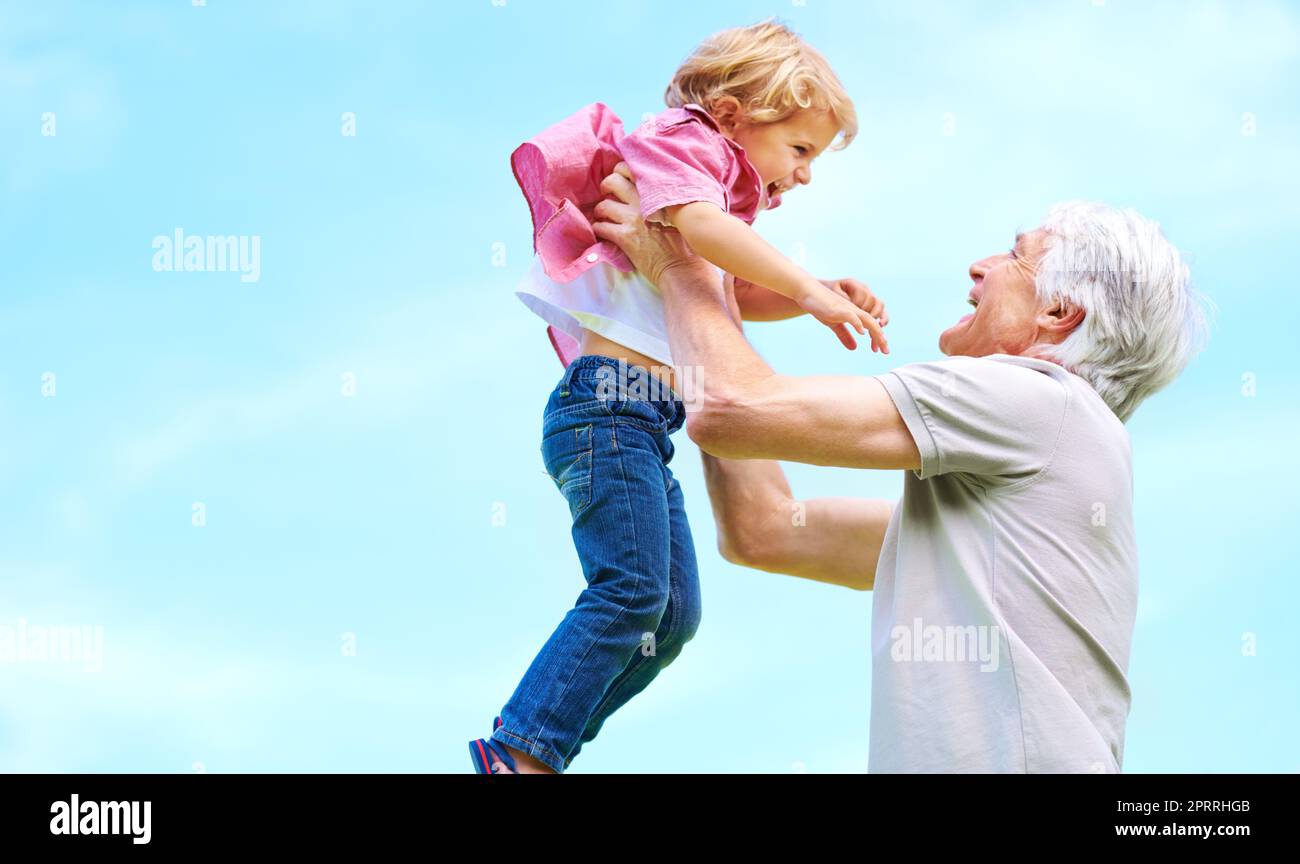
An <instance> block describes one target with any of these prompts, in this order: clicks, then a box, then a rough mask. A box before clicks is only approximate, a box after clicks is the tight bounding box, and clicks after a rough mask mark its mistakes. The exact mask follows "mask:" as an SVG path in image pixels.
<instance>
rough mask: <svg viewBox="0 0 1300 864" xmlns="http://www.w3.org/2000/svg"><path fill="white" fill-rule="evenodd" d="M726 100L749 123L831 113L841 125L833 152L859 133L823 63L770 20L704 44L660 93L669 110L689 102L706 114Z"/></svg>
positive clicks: (843, 95) (840, 89)
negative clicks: (733, 103) (813, 112)
mask: <svg viewBox="0 0 1300 864" xmlns="http://www.w3.org/2000/svg"><path fill="white" fill-rule="evenodd" d="M726 96H731V97H734V98H735V99H736V100H737V101H739V102H740V105H741V110H743V111H744V113H745V117H746V119H748V120H749V121H751V122H754V123H775V122H778V121H781V120H784V119H785V118H787V117H789V116H790V115H792V114H794V113H795V112H796V111H800V110H803V109H805V108H815V109H825V110H828V111H830V112H831V115H832V116H833V117H834V118H835V120H836V122H837V123H839V126H840V139H839V141H838V142H837V143H836V144H835V145H834V146H833V147H832V148H831V149H833V150H840V149H843V148H844V147H847V146H848V145H849V142H851V141H852V140H853V138H854V136H856V135H857V134H858V115H857V112H856V111H855V110H854V109H853V101H852V100H851V99H849V94H848V93H846V92H845V91H844V86H843V85H842V84H840V80H839V79H838V78H836V77H835V73H834V72H833V71H831V67H830V64H829V63H827V62H826V58H825V57H823V56H822V55H821V54H820V53H818V51H817V50H816V49H814V48H813V47H812V46H810V45H809V44H808V43H806V42H804V41H803V40H802V39H800V38H799V36H798V35H797V34H795V33H794V31H792V30H791V29H790V28H788V27H786V26H785V25H784V24H781V23H780V22H778V21H776V20H774V19H768V20H767V21H763V22H761V23H759V24H753V25H750V26H749V27H734V28H732V29H730V30H723V31H722V32H721V33H715V34H713V35H712V36H710V37H709V38H708V39H705V40H704V42H703V43H701V45H700V46H699V47H698V48H696V49H695V51H694V52H693V53H692V54H691V56H690V57H687V58H686V61H685V62H684V63H682V65H681V67H680V68H679V69H678V70H677V74H675V75H673V80H672V83H670V84H669V85H668V89H667V90H665V91H664V101H665V102H667V103H668V107H669V108H680V107H682V106H683V105H685V104H687V103H690V102H694V103H695V104H697V105H699V106H701V107H703V108H704V109H705V110H706V111H708V112H709V113H711V114H712V113H714V106H715V104H716V102H717V101H718V100H719V99H721V98H723V97H726Z"/></svg>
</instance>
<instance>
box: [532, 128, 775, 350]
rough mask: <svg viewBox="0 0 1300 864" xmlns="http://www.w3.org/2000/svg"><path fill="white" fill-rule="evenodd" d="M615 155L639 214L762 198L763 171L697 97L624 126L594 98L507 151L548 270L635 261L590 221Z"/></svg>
mask: <svg viewBox="0 0 1300 864" xmlns="http://www.w3.org/2000/svg"><path fill="white" fill-rule="evenodd" d="M619 161H624V162H627V164H628V167H629V168H631V169H632V174H633V176H634V177H636V186H637V192H638V193H639V194H640V196H641V215H642V216H643V217H645V218H647V219H649V218H651V217H652V216H654V214H656V213H658V212H659V211H660V210H662V209H663V208H665V207H671V206H674V205H677V204H688V203H691V202H694V201H708V202H710V203H712V204H716V205H717V206H718V207H719V208H721V209H722V210H724V211H725V212H727V213H730V214H731V215H733V216H736V217H738V218H740V219H743V220H744V221H745V222H747V223H752V222H753V221H754V218H755V217H756V216H757V215H758V212H759V211H760V210H770V209H772V208H773V207H777V206H779V205H780V203H781V199H780V196H777V197H774V198H772V199H770V200H769V199H768V196H767V190H766V188H765V187H764V185H763V181H762V178H761V177H760V176H759V173H758V171H757V169H755V168H754V166H753V165H752V164H750V161H749V159H748V158H746V156H745V151H744V148H742V147H741V146H740V145H739V144H737V143H736V142H734V141H732V140H730V139H729V138H727V137H726V136H725V135H723V134H722V132H721V131H720V130H719V128H718V125H717V123H716V122H715V121H714V119H713V118H712V117H710V116H709V114H708V112H707V111H705V110H704V109H703V108H701V107H700V106H698V105H687V106H685V107H684V108H669V109H668V110H667V111H664V112H662V113H660V114H658V115H656V116H655V117H652V118H651V119H649V120H647V121H646V122H645V123H643V124H642V125H641V126H640V127H638V128H637V129H635V130H633V131H632V132H631V133H630V134H627V135H624V133H623V123H622V121H621V120H619V118H618V116H617V115H616V114H615V113H614V112H613V111H611V110H610V109H609V108H608V107H606V106H605V105H603V104H601V103H599V102H596V103H593V104H591V105H588V106H587V107H585V108H583V109H582V110H580V111H578V112H577V113H576V114H573V115H571V116H569V117H567V118H565V119H564V120H561V121H560V122H559V123H556V124H555V125H554V126H551V127H550V128H548V129H546V130H545V131H543V132H541V133H540V134H538V135H537V136H536V137H534V138H532V139H530V140H529V141H526V142H525V143H523V144H521V145H520V146H519V147H518V148H517V149H516V150H515V152H514V153H513V154H511V157H510V164H511V167H512V168H513V169H514V173H515V179H516V180H517V181H518V182H519V188H520V189H521V190H522V191H523V193H524V198H525V199H527V201H528V207H529V210H530V211H531V213H532V217H533V249H534V250H535V251H536V252H537V255H538V257H539V258H540V259H541V264H542V267H543V268H544V270H545V272H546V275H547V276H549V277H550V278H551V279H554V280H555V281H556V282H569V281H572V280H573V279H575V278H577V277H578V276H580V275H581V274H582V273H584V272H585V271H587V270H588V269H590V268H591V267H593V266H595V265H597V264H598V263H600V262H606V263H608V264H611V265H613V266H614V267H616V268H617V269H619V270H620V271H622V272H625V273H626V272H630V271H631V270H632V269H633V267H632V263H631V262H630V261H628V259H627V256H626V255H624V254H623V253H622V251H621V250H619V248H618V247H617V246H615V245H613V244H612V243H606V242H605V241H603V240H599V239H597V237H596V234H595V232H594V231H593V230H592V227H591V223H592V222H593V221H594V212H593V211H594V210H595V207H596V204H597V203H599V202H600V200H601V199H602V198H603V197H604V195H603V194H602V193H601V191H600V182H601V181H602V180H603V179H604V178H605V177H606V176H607V175H609V174H610V173H611V172H612V171H613V170H614V166H615V165H616V164H618V162H619ZM548 333H549V335H550V337H551V343H552V344H553V345H554V346H555V350H556V353H557V354H558V355H559V357H560V361H561V362H562V363H564V364H565V365H566V366H567V365H568V364H569V363H570V362H571V361H572V359H573V358H574V357H576V356H577V354H578V345H577V342H576V340H574V339H573V338H571V337H570V336H568V335H567V334H565V333H562V332H560V331H558V330H556V329H555V328H554V327H550V328H548Z"/></svg>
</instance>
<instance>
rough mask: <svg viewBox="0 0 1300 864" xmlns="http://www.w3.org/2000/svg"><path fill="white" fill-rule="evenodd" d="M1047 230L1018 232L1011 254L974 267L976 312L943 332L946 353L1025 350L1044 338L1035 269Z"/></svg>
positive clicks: (981, 354)
mask: <svg viewBox="0 0 1300 864" xmlns="http://www.w3.org/2000/svg"><path fill="white" fill-rule="evenodd" d="M1046 239H1047V232H1046V231H1044V230H1043V229H1042V228H1037V229H1035V230H1033V231H1030V232H1028V233H1027V234H1018V235H1016V242H1015V246H1014V247H1013V248H1012V249H1011V250H1010V251H1009V252H1003V253H1001V254H998V255H990V256H989V257H987V258H984V259H981V260H979V261H976V262H975V263H974V264H972V265H970V278H971V281H973V282H974V283H975V285H974V287H973V288H971V292H970V298H969V301H970V302H971V303H972V305H974V306H975V311H974V312H972V313H971V314H969V315H966V316H964V317H963V318H962V319H961V320H960V321H958V322H957V323H956V324H954V325H952V326H951V327H949V328H948V329H947V330H945V331H943V333H942V334H941V335H940V336H939V350H940V351H942V352H943V353H944V354H947V355H950V356H953V355H966V356H969V357H984V356H987V355H989V354H1016V355H1019V354H1022V353H1024V351H1025V349H1026V348H1028V347H1029V346H1031V345H1033V344H1035V343H1036V342H1038V341H1039V338H1038V337H1039V323H1040V322H1039V312H1040V311H1041V310H1040V308H1039V301H1038V295H1037V292H1036V291H1035V289H1034V271H1035V270H1036V269H1037V268H1038V262H1039V261H1040V260H1041V259H1042V257H1043V252H1044V251H1045V250H1044V244H1045V242H1046Z"/></svg>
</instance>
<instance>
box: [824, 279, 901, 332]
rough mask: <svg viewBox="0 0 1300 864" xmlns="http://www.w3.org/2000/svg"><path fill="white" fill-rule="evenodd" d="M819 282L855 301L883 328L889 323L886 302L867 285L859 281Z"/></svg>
mask: <svg viewBox="0 0 1300 864" xmlns="http://www.w3.org/2000/svg"><path fill="white" fill-rule="evenodd" d="M818 281H820V282H821V283H822V284H823V285H825V286H826V287H827V288H829V289H831V290H832V291H836V292H838V293H840V294H843V295H844V296H845V297H847V298H849V300H851V301H853V305H854V306H857V307H858V308H859V309H865V310H866V311H867V312H869V313H871V317H873V318H875V319H876V320H877V321H879V322H880V326H881V327H884V326H885V325H886V324H888V323H889V313H888V312H886V311H885V304H884V301H882V300H881V299H880V298H879V297H877V296H876V295H875V294H872V293H871V289H870V288H868V287H867V286H866V284H864V283H862V282H859V281H858V280H857V279H821V280H818Z"/></svg>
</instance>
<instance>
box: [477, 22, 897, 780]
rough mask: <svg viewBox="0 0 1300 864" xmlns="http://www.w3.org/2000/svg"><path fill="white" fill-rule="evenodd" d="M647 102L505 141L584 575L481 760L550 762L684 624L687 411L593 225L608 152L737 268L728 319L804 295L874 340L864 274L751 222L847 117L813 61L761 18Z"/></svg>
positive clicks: (546, 451) (666, 655)
mask: <svg viewBox="0 0 1300 864" xmlns="http://www.w3.org/2000/svg"><path fill="white" fill-rule="evenodd" d="M665 101H666V102H667V104H668V105H669V106H670V107H669V110H667V111H664V112H663V113H661V114H659V115H658V116H656V117H654V118H653V119H651V120H648V121H647V122H646V123H645V124H643V125H642V126H641V127H640V128H639V129H637V130H635V131H634V132H632V133H631V134H630V135H626V136H624V135H623V134H622V124H621V122H620V121H619V119H618V118H617V117H616V116H615V115H614V114H613V112H611V111H609V109H607V108H606V107H605V106H604V105H601V104H599V103H597V104H595V105H590V106H588V107H587V108H585V109H583V110H582V111H580V112H578V113H577V114H575V115H573V116H572V117H569V118H567V119H566V120H564V121H562V122H560V123H559V124H557V125H555V126H553V127H551V128H550V129H547V130H546V131H544V132H542V133H541V134H540V135H538V136H537V137H536V138H534V139H532V140H531V141H529V142H527V143H525V144H523V145H522V146H520V147H519V148H518V149H517V150H516V151H515V152H514V154H513V155H512V157H511V164H512V167H513V168H514V172H515V177H516V179H517V180H518V181H519V185H520V188H521V189H522V191H523V193H524V196H525V197H526V198H527V199H528V203H529V207H530V209H531V211H532V216H533V225H534V246H535V248H536V250H537V258H536V260H535V261H534V265H533V269H532V271H531V272H530V274H529V275H528V276H527V277H526V278H525V280H524V283H523V284H522V285H521V286H520V288H519V291H518V292H517V293H518V295H519V297H520V298H521V299H522V300H523V301H524V303H525V304H527V305H528V306H529V308H530V309H532V310H533V311H534V312H536V313H537V314H538V315H539V316H541V317H542V318H543V319H545V320H546V321H547V322H548V324H549V325H550V327H549V330H548V332H549V333H550V335H551V340H552V344H553V345H554V347H555V349H556V352H557V353H558V354H559V356H560V359H561V361H562V362H563V363H564V364H565V366H566V369H565V373H564V375H563V377H562V378H561V380H560V383H559V384H558V385H557V386H556V388H555V390H554V391H553V392H552V394H551V397H550V400H549V402H548V403H547V406H546V410H545V413H544V416H543V421H542V457H543V460H544V462H545V464H546V470H547V472H548V474H549V475H550V476H551V478H552V480H554V482H555V484H556V485H557V486H558V487H559V489H560V492H561V493H562V494H563V495H564V497H565V498H566V499H567V501H568V504H569V510H570V514H571V515H572V517H573V529H572V533H573V539H574V543H575V545H576V546H577V551H578V558H579V560H580V561H581V563H582V568H583V575H584V577H585V578H586V581H587V588H586V589H585V590H584V591H582V593H581V594H580V595H579V596H578V600H577V603H576V605H575V606H574V608H573V609H572V610H570V612H569V613H568V614H567V615H566V616H565V617H564V619H563V620H562V621H561V622H560V625H559V627H558V628H557V629H556V630H555V632H554V633H553V634H552V636H551V638H550V639H549V640H548V641H547V643H546V644H545V645H544V646H543V648H542V650H541V652H540V653H539V654H538V655H537V657H536V658H535V659H534V660H533V663H532V665H531V666H530V667H529V669H528V671H527V672H526V673H525V675H524V677H523V680H522V681H520V683H519V685H518V687H517V688H516V690H515V692H514V695H513V696H512V697H511V698H510V701H509V702H508V703H507V704H506V706H505V708H504V709H502V712H501V716H499V717H498V718H496V721H495V722H494V725H493V731H492V736H491V737H490V738H488V739H482V738H480V739H478V740H476V741H472V742H470V753H471V755H472V756H473V759H474V764H475V769H476V771H478V772H479V773H516V772H517V773H524V772H530V771H554V772H557V773H559V772H563V771H564V770H565V769H566V768H567V767H568V766H569V764H570V763H571V762H572V761H573V759H574V757H576V756H577V755H578V752H579V751H580V749H581V748H582V745H583V744H584V743H586V742H588V741H590V740H592V739H593V738H595V737H596V734H597V733H598V732H599V731H600V728H601V725H602V724H603V723H604V721H605V719H606V718H608V717H609V715H610V714H612V713H613V712H614V711H616V710H617V709H618V708H619V707H620V706H622V705H623V704H624V703H626V702H627V701H628V700H629V699H631V698H632V697H633V696H635V695H636V694H637V693H639V692H640V691H641V690H643V689H644V688H645V687H646V685H648V684H649V683H650V681H651V680H653V679H654V678H655V676H656V675H658V673H659V671H660V670H661V669H663V668H664V667H666V666H667V665H668V664H670V663H671V662H672V661H673V659H674V658H675V657H676V656H677V654H678V653H679V652H680V651H681V649H682V645H683V644H684V643H685V642H686V641H688V640H689V639H690V638H691V637H692V636H693V635H694V633H695V630H696V628H697V626H698V625H699V620H700V598H699V578H698V575H697V572H696V561H695V552H694V547H693V544H692V542H691V536H690V526H689V525H688V524H687V521H686V513H685V510H684V507H683V503H682V493H681V487H680V486H679V485H678V483H677V481H676V479H674V477H673V474H672V472H671V471H670V470H669V468H668V462H669V461H670V460H671V459H672V455H673V444H672V441H671V440H670V438H669V436H670V435H671V433H673V432H675V431H677V430H678V429H679V428H681V426H682V423H683V421H684V420H685V410H684V406H683V404H682V400H681V398H680V396H679V395H678V394H677V392H676V391H675V390H674V389H672V388H673V386H674V383H675V381H674V371H673V369H672V368H671V367H672V357H671V355H670V353H669V350H668V339H667V334H666V331H665V324H664V311H663V300H662V297H661V296H660V294H659V292H658V290H657V289H656V288H655V287H654V286H653V285H652V284H651V283H650V282H649V281H647V280H646V279H644V278H643V277H641V276H640V275H639V274H638V273H636V272H635V270H634V269H633V267H632V265H631V263H630V262H629V261H628V260H627V258H626V256H624V255H623V253H622V252H621V251H620V250H619V249H617V247H615V246H613V245H612V244H608V243H605V242H600V241H597V239H596V237H595V234H594V233H593V231H592V227H591V223H592V221H593V220H594V218H595V208H596V205H597V204H598V203H599V201H600V200H601V198H602V195H601V192H600V189H599V184H600V182H601V180H602V179H603V178H604V177H605V176H606V175H608V174H610V173H611V172H612V171H613V168H614V166H615V165H616V164H617V163H618V162H619V161H624V162H626V163H627V164H628V166H629V168H630V169H631V171H632V173H633V175H634V176H635V182H636V186H637V191H638V193H639V195H640V199H641V209H642V215H643V216H644V217H645V218H646V220H647V221H653V222H659V223H662V224H663V225H666V226H670V227H672V228H675V229H676V230H677V231H679V232H681V234H682V236H683V238H684V239H685V240H686V241H687V242H688V243H689V244H690V246H691V247H692V248H693V250H694V251H695V252H696V253H697V254H699V255H701V256H702V257H704V258H706V259H707V260H709V261H711V262H712V263H713V264H715V265H716V266H718V267H719V268H721V269H723V270H725V271H727V272H728V273H731V274H732V275H733V276H734V277H735V286H736V288H735V292H736V300H737V303H738V305H739V307H740V311H741V314H742V317H744V318H746V319H749V320H775V319H779V318H789V317H793V316H795V315H798V314H802V313H803V312H805V311H806V312H808V313H810V314H812V315H813V316H814V317H815V318H817V319H818V320H819V321H821V322H822V323H824V324H826V325H827V326H829V327H831V328H832V329H833V330H835V331H836V334H837V335H838V336H839V338H840V339H841V341H842V342H844V344H845V345H846V347H850V348H852V347H855V346H856V343H855V341H854V339H853V335H852V332H851V330H856V331H857V332H858V333H860V334H861V333H864V332H866V331H868V330H869V331H870V332H871V341H872V349H873V350H887V346H886V344H885V341H884V337H883V334H882V333H881V331H880V322H877V320H876V318H875V317H874V316H873V314H872V313H875V315H882V313H883V306H882V305H881V304H880V303H879V301H877V300H876V299H875V297H873V296H872V295H871V292H870V291H868V290H867V289H866V288H865V287H864V286H862V285H861V284H860V283H857V282H853V281H852V280H840V281H837V282H820V281H818V280H816V279H814V278H813V277H811V276H809V275H808V274H807V273H805V272H804V271H803V270H802V269H800V268H799V267H797V266H796V265H795V264H793V263H791V262H790V261H788V260H787V259H786V258H785V257H784V256H782V255H781V254H780V253H779V252H777V251H776V250H775V249H774V248H773V247H772V246H770V245H768V244H767V243H766V242H765V241H764V240H763V239H762V238H760V237H759V236H758V235H757V234H756V233H754V231H753V229H752V228H751V227H750V223H752V222H753V220H754V218H755V217H756V216H757V214H758V213H759V211H761V210H766V209H771V208H773V207H776V206H777V205H778V204H779V203H780V200H781V195H782V194H783V193H785V192H787V191H789V190H790V189H792V188H793V187H794V186H796V185H800V184H807V183H809V182H811V180H812V175H811V163H812V161H813V159H815V158H816V157H817V156H818V155H819V154H820V153H821V152H822V151H824V150H826V149H827V148H829V147H831V145H832V143H833V142H834V140H835V138H836V137H840V138H841V141H840V143H839V144H838V147H836V148H835V149H838V148H841V147H844V146H846V145H847V144H848V143H849V142H850V141H851V140H852V139H853V137H854V135H855V134H856V133H857V119H856V115H855V113H854V109H853V104H852V102H851V101H850V100H849V98H848V96H847V94H846V93H845V92H844V89H843V87H842V86H841V85H840V83H839V81H838V79H837V78H836V77H835V74H834V72H832V71H831V69H830V66H829V65H828V64H827V63H826V61H825V59H824V58H822V56H821V55H820V54H818V53H817V52H816V51H815V50H813V49H812V48H811V47H809V46H808V45H806V44H805V43H804V42H803V41H801V40H800V39H799V38H798V37H797V36H796V35H795V34H794V33H792V32H791V31H790V30H788V29H787V28H786V27H784V26H783V25H780V24H777V23H774V22H764V23H761V24H757V25H754V26H751V27H744V28H736V29H732V30H727V31H724V32H722V33H719V34H717V35H715V36H713V37H711V38H710V39H708V40H707V41H706V42H704V44H702V45H701V46H700V47H699V48H697V49H696V51H695V52H694V53H693V54H692V55H691V56H690V57H689V58H687V60H686V62H685V63H683V64H682V66H681V68H679V69H678V70H677V74H676V75H675V76H674V77H673V80H672V83H671V84H670V85H669V86H668V89H667V92H666V93H665ZM634 391H635V392H637V393H638V394H641V395H638V396H637V397H635V398H629V396H628V394H629V393H630V392H634ZM644 394H653V395H650V396H649V397H648V398H647V396H646V395H644Z"/></svg>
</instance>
